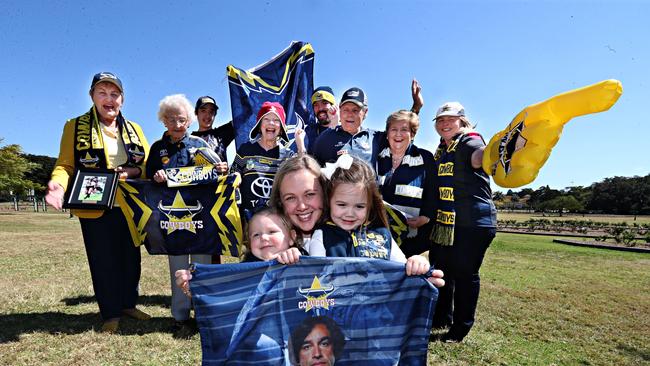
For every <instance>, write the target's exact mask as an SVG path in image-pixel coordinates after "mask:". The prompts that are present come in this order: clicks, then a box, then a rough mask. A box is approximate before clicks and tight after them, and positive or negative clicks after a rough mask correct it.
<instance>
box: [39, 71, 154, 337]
mask: <svg viewBox="0 0 650 366" xmlns="http://www.w3.org/2000/svg"><path fill="white" fill-rule="evenodd" d="M90 97H91V98H92V101H93V106H92V107H91V108H90V110H89V111H88V112H87V113H85V114H83V115H81V116H79V117H76V118H72V119H70V120H68V121H67V122H66V124H65V127H64V128H63V136H62V137H61V147H60V151H59V158H58V160H57V162H56V165H55V167H54V170H53V171H52V177H51V180H50V181H49V182H48V184H47V195H46V196H45V199H46V201H47V202H48V203H49V204H50V205H52V206H53V207H54V208H56V209H61V207H62V204H63V196H64V194H65V191H66V189H67V187H68V184H69V181H70V179H71V178H72V177H73V173H74V172H75V170H76V169H78V168H89V169H93V168H95V169H114V170H115V171H116V172H117V173H118V174H119V178H120V179H126V178H137V177H140V176H141V175H142V172H143V169H144V165H145V162H146V157H147V154H148V152H149V144H148V143H147V139H146V138H145V136H144V133H143V132H142V129H141V128H140V126H139V125H137V124H136V123H134V122H132V121H129V120H126V119H125V118H124V117H123V116H122V113H121V108H122V103H123V102H124V92H123V89H122V82H121V81H120V79H118V78H117V77H116V76H115V75H114V74H112V73H110V72H102V73H99V74H96V75H95V76H94V77H93V81H92V84H91V85H90ZM73 214H75V215H77V216H78V217H79V223H80V224H81V232H82V235H83V239H84V245H85V246H86V254H87V256H88V264H89V266H90V274H91V276H92V281H93V289H94V291H95V297H96V298H97V303H98V305H99V311H100V313H101V316H102V319H103V320H104V324H103V325H102V328H101V329H102V331H103V332H109V333H114V332H116V331H117V329H118V326H119V320H120V317H121V316H122V315H127V316H131V317H133V318H136V319H140V320H146V319H149V318H150V316H149V315H147V314H145V313H143V312H142V311H140V310H138V309H136V308H135V305H136V302H137V299H138V283H139V281H140V248H139V247H136V246H134V244H133V241H132V239H131V235H130V233H129V228H128V226H127V223H126V221H125V218H124V216H123V214H122V211H121V210H120V208H119V207H114V208H112V209H110V210H106V211H101V210H74V211H73Z"/></svg>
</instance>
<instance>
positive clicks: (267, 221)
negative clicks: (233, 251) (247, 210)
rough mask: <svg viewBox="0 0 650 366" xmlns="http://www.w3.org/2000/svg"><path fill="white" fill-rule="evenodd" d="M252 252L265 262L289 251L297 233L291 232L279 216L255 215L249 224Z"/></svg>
mask: <svg viewBox="0 0 650 366" xmlns="http://www.w3.org/2000/svg"><path fill="white" fill-rule="evenodd" d="M248 234H249V236H250V245H251V252H252V253H253V255H254V256H255V257H257V258H259V259H262V260H264V261H268V260H271V259H273V258H275V255H276V254H277V253H279V252H281V251H284V250H287V249H289V247H290V246H291V243H292V242H293V237H294V236H295V233H293V232H289V231H288V230H287V229H286V228H285V227H284V225H283V224H282V222H281V219H280V218H279V217H278V216H277V215H255V216H254V217H253V219H252V220H251V221H250V222H249V229H248Z"/></svg>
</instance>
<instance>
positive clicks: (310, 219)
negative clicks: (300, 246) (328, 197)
mask: <svg viewBox="0 0 650 366" xmlns="http://www.w3.org/2000/svg"><path fill="white" fill-rule="evenodd" d="M280 200H281V202H282V208H283V210H284V214H285V215H287V217H289V220H290V221H291V223H292V224H294V225H296V226H297V227H298V228H299V229H300V231H302V232H303V233H309V232H311V231H313V230H314V226H315V225H316V223H317V222H318V220H319V219H320V217H321V215H322V214H323V188H322V187H321V185H320V182H319V180H318V177H317V176H316V175H314V173H312V172H311V171H309V170H307V169H301V170H297V171H294V172H291V173H288V174H287V175H285V176H284V179H282V182H280Z"/></svg>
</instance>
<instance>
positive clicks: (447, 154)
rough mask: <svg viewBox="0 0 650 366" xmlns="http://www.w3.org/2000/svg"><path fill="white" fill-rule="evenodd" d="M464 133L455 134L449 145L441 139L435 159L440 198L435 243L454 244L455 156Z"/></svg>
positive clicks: (433, 235) (438, 200)
mask: <svg viewBox="0 0 650 366" xmlns="http://www.w3.org/2000/svg"><path fill="white" fill-rule="evenodd" d="M462 137H463V134H458V135H456V136H454V138H453V139H452V141H451V143H450V144H449V145H447V144H446V143H445V142H444V141H442V140H441V141H440V145H439V146H438V149H437V150H436V153H435V155H434V156H433V160H434V161H435V162H436V167H437V168H438V172H437V175H438V198H437V200H436V203H437V207H438V210H437V212H436V222H435V225H434V226H433V231H431V237H430V239H431V241H432V242H433V243H434V244H439V245H445V246H451V245H453V244H454V223H455V222H456V210H455V206H454V157H455V154H456V148H457V147H458V142H459V141H460V139H461V138H462Z"/></svg>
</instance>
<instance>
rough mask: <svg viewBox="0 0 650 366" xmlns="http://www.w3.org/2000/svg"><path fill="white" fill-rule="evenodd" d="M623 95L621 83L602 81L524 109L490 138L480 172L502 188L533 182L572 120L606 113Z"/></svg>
mask: <svg viewBox="0 0 650 366" xmlns="http://www.w3.org/2000/svg"><path fill="white" fill-rule="evenodd" d="M622 93H623V86H622V85H621V82H620V81H618V80H613V79H611V80H604V81H601V82H599V83H596V84H593V85H589V86H585V87H583V88H579V89H574V90H570V91H568V92H565V93H562V94H558V95H556V96H554V97H551V98H549V99H547V100H545V101H543V102H540V103H537V104H533V105H531V106H528V107H526V108H524V109H523V110H522V111H521V112H519V114H517V116H515V118H514V119H513V120H512V122H510V124H509V125H508V127H507V128H506V129H505V130H503V131H501V132H499V133H497V134H495V135H494V136H493V137H492V138H491V139H490V142H489V143H488V145H487V146H486V147H485V151H484V153H483V170H484V171H485V172H486V173H487V174H489V175H491V176H492V177H493V179H494V182H495V183H496V184H498V185H499V186H501V187H504V188H516V187H521V186H523V185H525V184H528V183H530V182H532V181H533V180H535V178H536V177H537V173H539V170H540V168H541V167H542V165H544V163H545V162H546V160H547V159H548V157H549V155H550V154H551V150H552V149H553V146H555V144H556V143H557V142H558V140H559V139H560V135H561V134H562V128H563V127H564V125H565V124H566V123H567V122H569V120H570V119H571V118H573V117H577V116H582V115H585V114H589V113H598V112H603V111H606V110H608V109H609V108H611V106H613V105H614V103H616V101H617V100H618V98H619V97H620V96H621V94H622Z"/></svg>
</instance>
